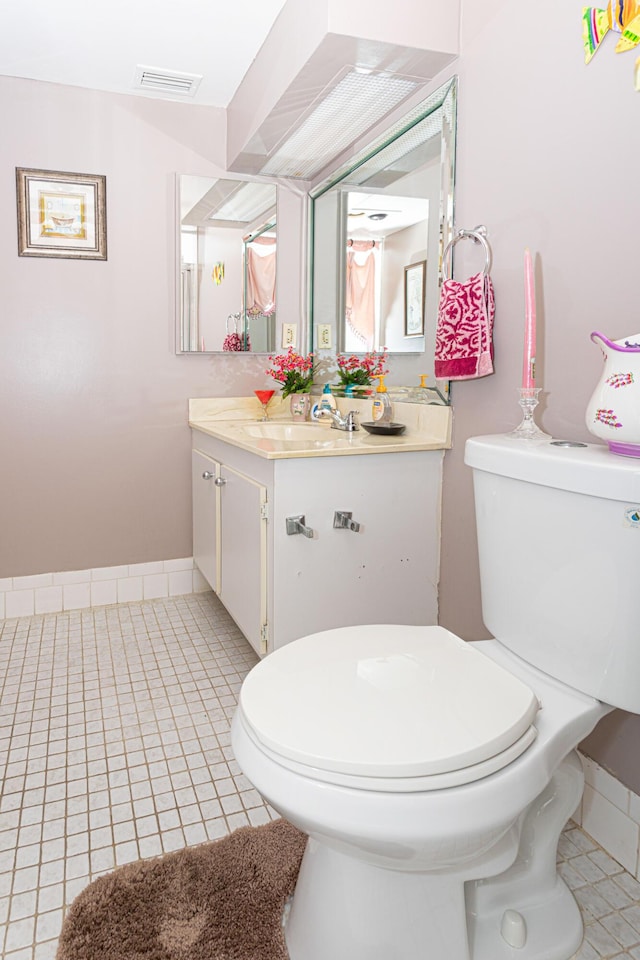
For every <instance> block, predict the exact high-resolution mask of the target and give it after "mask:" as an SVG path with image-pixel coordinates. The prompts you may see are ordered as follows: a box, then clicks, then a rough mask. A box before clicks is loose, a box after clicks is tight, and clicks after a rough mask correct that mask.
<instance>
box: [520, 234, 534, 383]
mask: <svg viewBox="0 0 640 960" xmlns="http://www.w3.org/2000/svg"><path fill="white" fill-rule="evenodd" d="M535 385H536V294H535V289H534V282H533V262H532V260H531V253H530V252H529V250H528V249H527V250H525V252H524V356H523V359H522V389H523V390H530V389H531V388H532V387H535Z"/></svg>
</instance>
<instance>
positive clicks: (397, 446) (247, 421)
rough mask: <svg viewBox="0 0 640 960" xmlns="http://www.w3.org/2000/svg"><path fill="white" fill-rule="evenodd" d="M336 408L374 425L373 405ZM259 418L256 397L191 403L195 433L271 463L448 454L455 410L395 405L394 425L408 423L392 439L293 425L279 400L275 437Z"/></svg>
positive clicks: (274, 409)
mask: <svg viewBox="0 0 640 960" xmlns="http://www.w3.org/2000/svg"><path fill="white" fill-rule="evenodd" d="M314 399H315V398H314ZM337 404H338V409H339V410H340V412H341V413H346V412H348V411H349V410H356V411H357V412H358V421H359V422H362V421H364V422H368V421H370V420H371V401H370V400H353V399H346V398H342V397H340V398H337ZM260 416H261V408H260V404H259V403H258V401H257V400H256V399H255V398H253V397H233V398H229V397H212V398H206V399H194V400H190V401H189V426H190V427H191V428H192V429H193V430H198V431H200V432H201V433H205V434H208V435H209V436H211V437H215V438H216V439H218V440H222V441H224V442H225V443H230V444H232V445H233V446H235V447H240V448H241V449H243V450H247V451H248V452H249V453H253V454H255V455H256V456H258V457H264V458H266V459H268V460H285V459H290V458H294V457H341V456H354V455H360V456H362V455H363V454H379V453H404V452H409V451H416V450H444V449H448V448H449V447H450V446H451V419H452V410H451V407H446V406H436V405H433V406H432V405H428V404H420V403H403V402H398V403H394V405H393V420H394V422H396V423H403V424H405V426H406V429H405V432H404V433H403V434H402V435H400V436H390V437H385V436H378V435H374V434H369V433H367V432H366V430H364V429H363V428H362V427H361V428H360V429H359V430H357V431H354V432H353V433H347V432H345V431H342V430H335V429H333V428H332V427H331V426H330V425H329V424H324V423H314V422H312V421H308V422H307V423H304V424H301V425H300V424H299V423H297V422H295V421H293V420H292V418H291V415H290V414H289V404H288V401H282V400H281V398H280V397H274V398H273V399H272V401H271V403H270V404H269V423H270V424H272V425H273V427H274V428H275V429H273V433H274V434H276V435H275V436H265V435H262V434H263V433H269V432H271V428H270V427H268V426H267V430H266V431H263V429H262V428H263V422H262V421H261V420H260ZM300 426H301V427H302V429H299V427H300ZM289 428H292V429H289ZM279 434H282V435H281V436H280V435H279Z"/></svg>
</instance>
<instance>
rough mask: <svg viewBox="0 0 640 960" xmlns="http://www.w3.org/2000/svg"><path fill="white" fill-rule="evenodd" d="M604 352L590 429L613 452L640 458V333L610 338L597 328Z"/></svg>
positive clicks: (590, 407)
mask: <svg viewBox="0 0 640 960" xmlns="http://www.w3.org/2000/svg"><path fill="white" fill-rule="evenodd" d="M591 339H592V340H593V342H594V343H597V342H599V345H600V349H601V350H602V352H603V354H604V369H603V371H602V376H601V378H600V382H599V383H598V385H597V387H596V389H595V390H594V391H593V396H592V397H591V400H590V401H589V404H588V406H587V413H586V421H587V429H588V430H589V431H590V432H591V433H593V434H594V436H596V437H598V438H599V439H600V440H604V441H606V443H608V444H609V449H610V450H611V452H612V453H618V454H621V455H622V456H624V457H640V334H635V335H634V336H630V337H625V338H624V339H623V340H609V339H608V337H605V336H604V334H602V333H598V332H597V331H595V330H594V332H593V333H592V334H591Z"/></svg>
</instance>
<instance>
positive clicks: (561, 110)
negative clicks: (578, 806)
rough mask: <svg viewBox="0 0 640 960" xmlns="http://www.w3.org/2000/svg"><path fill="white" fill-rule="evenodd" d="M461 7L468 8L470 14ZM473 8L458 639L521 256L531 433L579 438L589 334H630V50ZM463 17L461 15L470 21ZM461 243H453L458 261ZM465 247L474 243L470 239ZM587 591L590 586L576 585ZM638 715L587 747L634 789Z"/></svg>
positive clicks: (505, 8) (634, 326) (459, 438)
mask: <svg viewBox="0 0 640 960" xmlns="http://www.w3.org/2000/svg"><path fill="white" fill-rule="evenodd" d="M472 8H473V9H472ZM481 8H482V14H483V15H484V20H483V19H482V16H481V15H480V14H479V6H478V4H477V3H474V2H471V0H465V2H464V5H463V18H462V24H463V33H462V43H461V51H462V52H461V57H460V60H459V62H458V63H457V64H456V67H455V71H456V72H457V73H458V74H459V77H460V99H459V123H458V169H457V187H456V224H457V226H458V227H461V226H464V227H471V226H473V225H475V224H477V223H484V224H486V226H487V229H488V235H489V240H490V242H491V246H492V248H493V256H494V267H493V279H494V283H495V288H496V303H497V315H496V327H495V349H496V373H495V375H494V376H492V377H489V378H487V379H484V380H478V381H475V382H468V383H459V384H456V385H454V387H453V403H454V410H455V416H454V447H453V450H451V451H450V453H448V454H447V456H446V458H445V477H444V491H445V496H444V529H443V545H442V546H443V549H442V570H441V602H440V610H441V622H442V623H443V624H444V625H445V626H447V627H449V628H450V629H452V630H454V631H455V632H457V633H459V634H460V635H461V636H463V637H465V638H466V639H473V638H479V637H484V636H486V631H485V629H484V627H483V624H482V618H481V611H480V599H479V582H478V561H477V553H476V543H475V534H474V513H473V502H472V488H471V477H470V474H469V471H468V469H467V468H466V467H465V466H464V464H463V452H464V442H465V440H466V438H467V437H469V436H472V435H474V434H484V433H496V432H503V431H506V430H509V429H511V428H512V427H514V426H515V425H516V424H517V422H518V420H519V417H518V412H519V411H518V407H517V404H516V390H517V387H518V385H519V376H520V370H521V356H522V341H523V309H524V307H523V303H524V295H523V251H524V248H525V247H527V246H528V247H530V248H531V250H532V252H534V253H535V254H536V255H537V260H536V284H537V296H538V315H539V321H540V324H541V327H542V337H541V342H540V344H539V351H538V353H539V357H538V361H539V372H540V378H541V384H542V387H543V389H544V394H545V396H544V404H543V412H542V417H541V421H542V425H543V426H544V427H545V429H546V430H547V431H548V432H550V433H553V434H554V435H555V436H557V437H570V438H573V439H577V440H589V439H593V438H591V436H590V434H588V433H587V430H586V428H585V424H584V411H585V407H586V405H587V401H588V399H589V397H590V395H591V392H592V390H593V388H594V385H595V383H596V382H597V379H598V377H599V374H600V369H601V356H600V352H599V350H598V349H597V347H595V346H594V345H593V344H592V343H591V341H590V339H589V333H590V332H591V330H594V329H601V330H603V331H604V332H606V333H607V334H609V335H610V336H613V337H620V336H623V335H626V334H634V333H638V331H639V330H640V313H639V311H638V291H637V284H636V283H635V282H634V280H635V277H636V276H637V273H638V204H637V200H636V198H635V197H634V196H633V194H632V189H631V180H632V178H633V173H632V171H633V170H634V169H635V166H634V164H635V163H636V160H637V157H638V156H639V155H640V125H639V124H638V122H637V117H638V108H639V107H640V94H638V93H636V92H634V89H633V65H634V60H635V56H636V55H637V51H636V53H627V54H621V55H616V54H615V53H614V46H615V40H614V39H613V37H607V38H606V40H605V42H604V44H603V49H601V50H599V51H598V53H597V54H596V56H595V58H594V60H593V61H592V63H591V64H590V65H589V66H585V64H584V62H583V51H582V42H581V13H582V4H581V3H578V2H577V0H576V2H572V3H566V4H563V3H560V4H558V3H556V2H553V0H539V2H538V3H537V4H536V6H535V11H533V10H532V8H531V6H530V5H526V4H514V3H512V2H508V0H484V2H483V3H482V5H481ZM467 10H469V11H470V13H469V15H467ZM462 246H463V245H462V244H460V245H459V247H458V249H460V250H461V251H462ZM469 246H470V245H469ZM585 588H586V589H589V585H588V584H586V585H585ZM639 732H640V721H638V719H637V718H632V717H629V716H625V715H622V714H615V715H614V716H613V717H612V718H611V719H607V721H605V722H603V724H602V725H601V727H600V728H599V730H598V733H597V735H595V736H594V737H592V739H591V740H590V741H589V742H588V743H587V745H586V749H587V751H588V752H591V753H592V754H593V755H594V756H595V757H596V759H597V760H598V761H599V762H600V763H602V764H603V765H605V766H608V767H609V768H610V769H611V770H612V772H613V773H614V774H616V775H617V776H619V777H621V779H623V780H624V782H625V783H627V785H629V786H631V787H632V788H633V789H634V790H636V791H638V792H640V762H639V761H638V753H637V742H638V733H639Z"/></svg>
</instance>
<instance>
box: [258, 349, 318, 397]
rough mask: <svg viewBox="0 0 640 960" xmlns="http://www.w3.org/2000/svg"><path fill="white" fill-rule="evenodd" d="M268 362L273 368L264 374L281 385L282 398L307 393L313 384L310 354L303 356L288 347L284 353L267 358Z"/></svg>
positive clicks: (311, 356)
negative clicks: (291, 394) (292, 394)
mask: <svg viewBox="0 0 640 960" xmlns="http://www.w3.org/2000/svg"><path fill="white" fill-rule="evenodd" d="M269 360H270V362H271V363H272V364H273V366H272V367H270V368H269V369H268V370H266V371H265V373H266V374H267V376H268V377H273V379H274V380H275V381H276V382H277V383H281V384H282V396H283V397H288V396H289V394H290V393H308V391H309V390H310V389H311V384H312V383H313V354H312V353H309V354H307V355H306V356H303V355H302V354H299V353H296V352H295V351H294V349H293V347H289V349H288V350H287V352H286V353H281V354H278V356H275V357H269Z"/></svg>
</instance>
